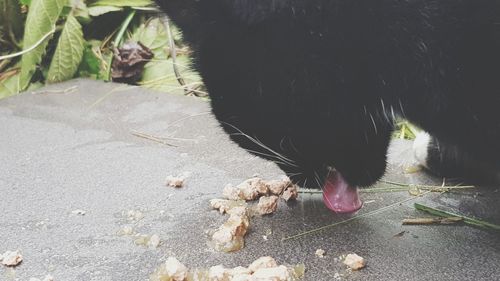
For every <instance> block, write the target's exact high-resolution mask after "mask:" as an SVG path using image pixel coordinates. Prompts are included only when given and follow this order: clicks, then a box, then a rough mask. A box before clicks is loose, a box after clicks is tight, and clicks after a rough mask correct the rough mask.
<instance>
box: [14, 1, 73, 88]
mask: <svg viewBox="0 0 500 281" xmlns="http://www.w3.org/2000/svg"><path fill="white" fill-rule="evenodd" d="M66 4H67V0H32V2H31V6H30V9H29V12H28V18H27V19H26V26H25V29H24V49H28V48H30V47H32V46H34V45H35V44H36V43H38V42H39V41H40V39H42V38H43V37H44V36H46V35H47V34H49V33H50V32H52V31H53V30H54V29H55V25H56V22H57V19H58V18H59V14H60V13H61V11H62V8H63V7H64V5H66ZM47 44H48V40H44V41H43V42H41V44H39V45H38V46H37V47H36V48H35V49H33V50H31V51H30V52H28V53H26V54H24V55H23V57H22V61H21V75H20V77H19V79H20V80H19V83H20V87H21V89H26V88H27V87H28V85H29V83H30V81H31V77H32V76H33V74H34V73H35V70H36V66H37V64H39V63H40V61H41V60H42V56H43V54H44V53H45V49H46V47H47Z"/></svg>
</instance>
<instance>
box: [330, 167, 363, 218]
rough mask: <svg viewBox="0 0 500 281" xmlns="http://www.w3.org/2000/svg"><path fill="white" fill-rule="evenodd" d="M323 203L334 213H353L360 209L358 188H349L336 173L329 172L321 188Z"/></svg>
mask: <svg viewBox="0 0 500 281" xmlns="http://www.w3.org/2000/svg"><path fill="white" fill-rule="evenodd" d="M323 201H324V202H325V205H326V207H328V209H330V210H332V211H334V212H336V213H353V212H356V211H357V210H359V209H361V207H362V206H363V202H361V200H360V199H359V194H358V188H357V187H354V186H349V184H347V182H346V181H345V180H344V178H343V177H342V175H341V174H340V173H339V172H337V171H330V172H329V173H328V177H327V179H326V181H325V186H324V187H323Z"/></svg>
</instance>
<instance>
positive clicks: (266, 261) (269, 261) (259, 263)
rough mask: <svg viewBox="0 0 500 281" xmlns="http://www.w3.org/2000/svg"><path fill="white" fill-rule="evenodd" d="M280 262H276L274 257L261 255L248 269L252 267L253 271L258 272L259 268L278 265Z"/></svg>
mask: <svg viewBox="0 0 500 281" xmlns="http://www.w3.org/2000/svg"><path fill="white" fill-rule="evenodd" d="M277 266H278V263H277V262H276V260H275V259H273V258H272V257H269V256H267V257H260V258H258V259H256V260H255V261H254V262H252V264H250V266H248V269H250V271H251V272H256V271H257V270H259V269H261V268H269V267H277Z"/></svg>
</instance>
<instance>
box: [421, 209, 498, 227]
mask: <svg viewBox="0 0 500 281" xmlns="http://www.w3.org/2000/svg"><path fill="white" fill-rule="evenodd" d="M414 206H415V209H417V210H420V211H423V212H426V213H429V214H431V215H435V216H438V217H458V218H462V219H463V222H464V223H466V224H469V225H473V226H478V227H481V228H486V229H493V230H500V225H497V224H492V223H489V222H485V221H481V220H478V219H474V218H470V217H466V216H462V215H459V214H454V213H450V212H447V211H442V210H439V209H435V208H432V207H429V206H425V205H422V204H419V203H415V204H414Z"/></svg>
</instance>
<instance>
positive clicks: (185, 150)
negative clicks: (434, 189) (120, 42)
mask: <svg viewBox="0 0 500 281" xmlns="http://www.w3.org/2000/svg"><path fill="white" fill-rule="evenodd" d="M208 112H209V106H208V103H207V102H206V101H204V100H200V99H196V98H189V97H182V96H173V95H167V94H162V93H154V92H150V91H147V90H144V89H140V88H134V87H127V86H122V85H117V84H110V83H108V84H104V83H99V82H93V81H83V80H76V81H72V82H69V83H65V84H59V85H54V86H51V87H47V88H44V89H41V90H38V91H37V92H34V93H25V94H22V95H20V96H17V97H14V98H9V99H6V100H2V101H0V124H1V125H0V126H1V133H0V194H1V195H0V196H1V203H0V238H1V239H0V252H4V251H6V250H15V249H19V250H21V251H22V254H23V256H24V261H23V263H22V264H21V265H19V266H17V267H16V268H14V269H12V268H6V267H2V266H0V280H28V279H29V278H30V277H38V278H41V277H43V276H45V275H46V274H49V273H50V274H52V275H53V276H54V277H55V280H56V281H62V280H82V281H83V280H85V281H90V280H148V278H149V274H151V273H152V272H153V271H154V270H155V268H157V267H158V265H160V263H162V261H164V260H165V259H166V257H168V256H175V257H177V258H178V259H179V260H180V261H182V262H183V263H185V264H186V265H187V266H189V267H209V266H211V265H217V264H221V263H222V264H224V265H226V266H237V265H247V264H249V263H250V262H251V261H253V260H254V259H256V258H257V257H259V256H263V255H271V256H273V257H275V258H276V259H277V260H278V261H279V262H280V263H287V264H297V263H304V264H305V265H306V268H307V273H306V277H305V280H335V279H334V276H335V274H336V273H338V274H340V275H341V276H342V277H341V279H342V280H500V266H499V265H500V234H499V233H498V232H497V233H494V232H488V231H484V230H480V229H476V228H472V227H468V226H458V225H454V226H402V225H401V220H402V219H404V218H408V217H422V216H425V215H424V214H422V213H419V212H417V211H415V210H414V209H413V201H412V202H406V203H403V204H402V205H400V206H396V207H394V208H391V209H389V210H387V211H385V212H383V213H379V214H375V215H373V216H370V217H366V218H362V219H359V220H356V221H352V222H350V223H347V224H344V225H339V226H336V227H332V228H329V229H326V230H324V231H322V232H318V233H316V234H313V235H309V236H306V237H303V238H300V239H297V240H292V241H287V242H281V239H282V238H283V237H287V236H290V235H293V234H297V233H300V232H303V231H306V230H310V229H314V228H318V227H321V226H324V225H328V224H332V223H335V222H338V221H341V220H343V219H345V218H346V217H345V216H339V215H335V214H333V213H331V212H329V211H328V210H327V209H326V208H325V207H324V206H323V204H322V201H321V197H320V196H318V195H301V197H300V200H299V201H298V202H296V203H292V204H288V205H287V204H284V203H282V204H281V205H280V208H279V210H278V212H277V213H275V214H274V215H272V216H268V217H262V218H260V217H259V218H254V219H253V220H252V227H251V232H250V233H249V234H248V236H247V239H246V242H247V245H246V247H245V248H244V249H243V250H241V251H239V252H237V253H232V254H226V253H218V252H215V251H213V250H211V249H210V247H209V246H208V245H207V241H208V238H207V231H209V230H211V229H214V228H216V227H217V226H218V225H220V224H221V223H222V222H223V221H224V220H225V217H224V216H221V215H219V214H218V213H217V212H216V211H211V210H210V208H209V205H208V201H209V199H212V198H217V197H219V196H220V194H221V190H222V188H223V187H224V186H225V185H226V184H227V183H234V184H236V183H239V182H241V181H242V180H244V179H246V178H248V177H250V176H252V175H253V174H256V173H258V174H260V175H261V176H263V177H265V178H273V177H276V176H278V175H280V174H281V173H280V171H279V170H278V169H277V168H276V167H275V166H274V165H273V164H272V163H269V162H266V161H263V160H261V159H258V158H256V157H253V156H251V155H250V154H248V153H246V152H245V151H244V150H242V149H239V148H238V147H237V146H236V145H234V144H232V143H231V142H230V141H229V139H228V137H227V136H226V135H225V134H224V133H223V132H222V131H221V130H220V129H219V128H218V126H217V123H216V121H215V120H214V118H213V117H212V116H211V115H210V114H208ZM134 131H136V132H140V133H144V134H149V135H154V136H161V137H165V141H166V142H168V143H169V144H172V145H175V146H169V145H167V144H162V143H158V142H156V141H152V140H150V139H145V138H140V137H137V136H134V135H133V134H132V132H134ZM408 152H409V151H408V143H406V142H395V143H394V144H393V146H392V153H391V166H390V169H389V173H388V176H387V177H388V179H391V180H396V181H400V182H406V183H429V182H434V183H436V182H437V183H439V181H435V180H433V179H431V178H429V177H428V176H425V175H424V174H421V173H416V174H415V173H414V174H404V173H403V167H404V165H403V164H404V163H406V164H408V163H410V162H411V161H412V160H411V157H410V156H409V155H410V154H408ZM402 163H403V164H402ZM180 173H190V175H189V177H188V179H187V182H186V183H187V184H186V186H185V187H184V188H182V189H178V190H174V189H172V188H169V187H166V186H165V185H164V180H165V177H166V176H167V175H176V174H180ZM380 186H384V184H381V185H380ZM409 197H410V195H409V194H408V193H407V192H402V193H370V194H363V198H364V201H365V202H366V204H365V207H364V208H363V210H362V211H361V212H360V213H359V214H363V213H367V212H371V211H374V210H377V209H379V208H381V207H383V206H387V205H390V204H393V203H395V202H398V201H401V200H404V199H406V198H409ZM414 201H417V202H424V203H426V204H429V205H432V206H439V207H442V208H444V209H448V210H452V211H455V212H460V213H464V214H467V215H471V216H477V217H480V218H483V219H485V220H488V221H491V222H494V223H500V204H499V202H500V192H498V188H490V189H486V188H485V189H478V190H475V191H470V192H465V193H460V194H457V193H451V194H442V195H439V194H435V193H433V194H429V195H426V196H424V198H417V199H415V200H414ZM77 209H81V210H85V211H86V214H85V215H84V216H81V215H76V214H73V213H72V211H74V210H77ZM129 210H140V211H141V212H142V213H143V214H144V218H143V219H142V220H139V221H137V222H133V221H130V220H128V219H127V214H126V213H127V212H128V211H129ZM124 226H132V227H133V228H134V229H135V230H136V231H137V232H140V233H143V234H158V235H159V236H160V237H161V239H162V244H161V245H160V246H159V247H158V248H156V249H149V248H147V247H144V246H138V245H135V244H134V243H133V239H132V238H131V237H129V236H120V235H117V232H118V231H119V230H120V229H122V228H123V227H124ZM402 231H406V232H405V233H404V234H403V235H402V236H400V237H394V235H395V234H398V233H401V232H402ZM266 234H267V235H268V240H267V241H266V240H264V239H263V237H262V236H263V235H266ZM318 248H321V249H324V250H325V251H326V256H325V257H324V258H322V259H321V258H318V257H316V256H315V254H314V252H315V251H316V249H318ZM351 252H356V253H358V254H359V255H361V256H363V257H365V258H366V259H367V261H368V266H367V267H366V268H365V269H363V270H361V271H359V272H353V273H349V272H346V269H345V267H344V266H343V265H342V264H341V263H340V262H339V261H338V257H339V256H340V255H343V254H347V253H351Z"/></svg>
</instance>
